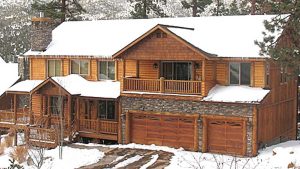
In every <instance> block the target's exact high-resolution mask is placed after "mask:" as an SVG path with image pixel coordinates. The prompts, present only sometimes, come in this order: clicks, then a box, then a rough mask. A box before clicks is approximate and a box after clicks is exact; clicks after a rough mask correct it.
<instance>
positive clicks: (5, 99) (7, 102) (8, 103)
mask: <svg viewBox="0 0 300 169" xmlns="http://www.w3.org/2000/svg"><path fill="white" fill-rule="evenodd" d="M12 99H13V95H12V94H5V93H4V94H3V95H2V96H0V103H1V104H0V110H8V109H11V108H12V107H13V105H12Z"/></svg>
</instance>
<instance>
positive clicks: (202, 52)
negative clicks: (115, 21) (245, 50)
mask: <svg viewBox="0 0 300 169" xmlns="http://www.w3.org/2000/svg"><path fill="white" fill-rule="evenodd" d="M158 29H160V30H161V31H163V32H164V33H166V34H168V35H170V36H171V37H173V38H174V39H176V40H178V41H179V42H181V43H182V44H184V45H185V46H187V47H188V48H190V49H191V50H193V51H194V52H196V53H198V54H200V55H201V56H204V57H205V58H206V59H209V60H213V59H214V57H208V56H207V54H205V52H204V51H202V50H201V49H199V48H197V47H195V46H193V45H192V44H190V43H189V42H187V41H186V40H184V39H182V38H181V37H179V36H177V35H176V34H175V33H173V32H171V31H170V30H169V29H167V28H165V27H164V26H162V25H160V24H158V25H156V26H155V27H153V28H152V29H150V30H149V31H148V32H146V33H144V34H143V35H142V36H140V37H139V38H137V39H136V40H134V41H133V42H131V43H130V44H128V45H127V46H125V47H124V48H123V49H121V50H120V51H118V52H117V53H115V54H113V56H112V58H113V59H117V58H119V56H120V55H121V54H123V53H125V52H126V51H127V50H128V49H129V48H131V47H132V46H134V45H136V44H137V43H139V42H140V41H141V40H143V39H144V38H145V37H147V36H148V35H150V34H151V33H153V32H154V31H156V30H158ZM200 50H201V51H200Z"/></svg>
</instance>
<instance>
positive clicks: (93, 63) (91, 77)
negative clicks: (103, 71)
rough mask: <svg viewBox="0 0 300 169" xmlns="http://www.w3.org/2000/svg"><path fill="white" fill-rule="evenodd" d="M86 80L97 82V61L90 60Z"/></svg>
mask: <svg viewBox="0 0 300 169" xmlns="http://www.w3.org/2000/svg"><path fill="white" fill-rule="evenodd" d="M86 79H87V80H91V81H97V80H98V63H97V60H95V59H91V60H90V72H89V76H87V77H86Z"/></svg>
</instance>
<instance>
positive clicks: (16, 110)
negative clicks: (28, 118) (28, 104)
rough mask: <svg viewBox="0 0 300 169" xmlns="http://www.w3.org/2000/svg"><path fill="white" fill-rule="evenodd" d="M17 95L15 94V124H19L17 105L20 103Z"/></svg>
mask: <svg viewBox="0 0 300 169" xmlns="http://www.w3.org/2000/svg"><path fill="white" fill-rule="evenodd" d="M17 102H18V101H17V95H16V94H14V124H17V106H18V103H17Z"/></svg>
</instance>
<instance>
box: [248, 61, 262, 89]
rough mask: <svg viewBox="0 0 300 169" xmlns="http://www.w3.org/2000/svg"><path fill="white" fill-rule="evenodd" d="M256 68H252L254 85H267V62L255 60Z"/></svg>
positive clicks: (254, 65) (254, 66)
mask: <svg viewBox="0 0 300 169" xmlns="http://www.w3.org/2000/svg"><path fill="white" fill-rule="evenodd" d="M252 65H253V66H251V68H253V69H254V70H252V78H251V79H252V80H253V86H254V87H265V63H264V62H253V63H252Z"/></svg>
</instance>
